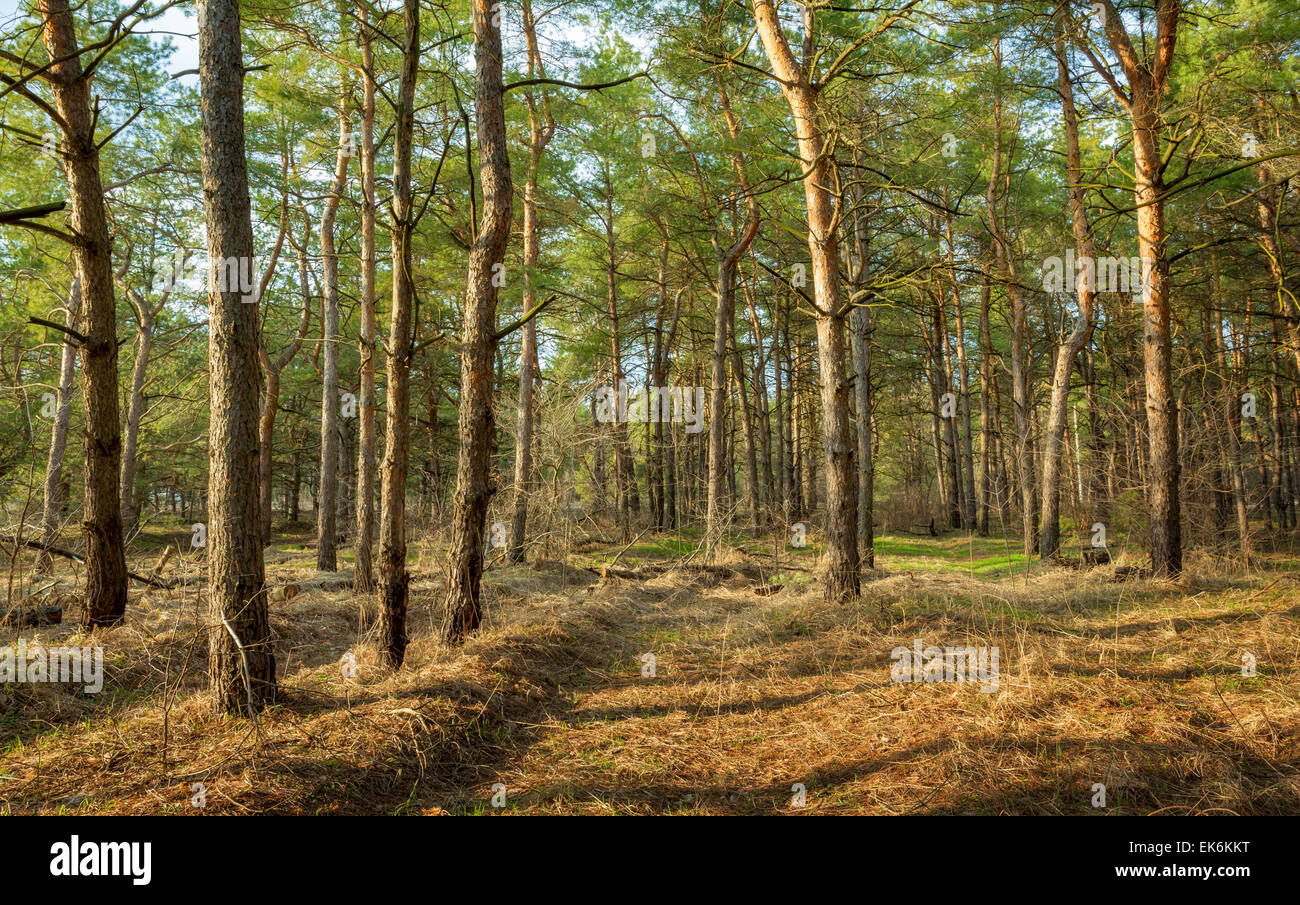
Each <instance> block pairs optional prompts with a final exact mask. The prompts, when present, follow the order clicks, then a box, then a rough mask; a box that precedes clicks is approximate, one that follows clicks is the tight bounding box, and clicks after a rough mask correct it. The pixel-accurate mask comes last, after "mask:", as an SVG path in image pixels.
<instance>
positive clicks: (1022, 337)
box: [987, 40, 1038, 556]
mask: <svg viewBox="0 0 1300 905" xmlns="http://www.w3.org/2000/svg"><path fill="white" fill-rule="evenodd" d="M993 60H994V80H995V81H994V87H993V161H992V164H991V167H992V170H993V174H994V178H995V180H997V181H998V182H1001V181H1002V178H1001V176H1000V174H1001V173H1002V94H1001V80H1002V42H1001V40H997V41H995V42H994V52H993ZM1010 171H1011V161H1010V160H1008V162H1007V168H1006V172H1007V176H1006V180H1007V181H1009V180H1010ZM991 184H992V183H991ZM987 201H988V218H989V234H990V236H991V238H992V240H993V249H994V254H995V257H996V259H997V262H998V269H999V271H1000V272H1001V275H1002V283H1003V286H1004V287H1005V289H1006V293H1007V297H1008V299H1009V300H1010V303H1011V407H1012V417H1013V420H1014V423H1015V430H1016V466H1017V467H1016V474H1017V475H1018V480H1017V485H1018V489H1019V491H1020V517H1021V534H1022V537H1023V538H1024V550H1025V556H1033V555H1034V554H1035V553H1036V552H1038V512H1037V507H1036V506H1035V500H1036V496H1035V494H1036V487H1035V485H1036V483H1037V482H1036V480H1035V471H1036V469H1035V464H1034V451H1035V444H1034V437H1033V426H1032V422H1033V415H1032V412H1031V411H1030V406H1031V405H1032V401H1031V399H1030V392H1029V383H1030V370H1031V367H1032V365H1031V354H1032V349H1030V348H1029V326H1028V318H1027V311H1026V306H1025V299H1024V295H1023V294H1022V293H1021V291H1020V286H1019V284H1018V283H1017V282H1016V266H1015V249H1014V248H1013V247H1012V244H1011V237H1010V236H1009V235H1007V233H1006V230H1005V229H1004V227H1003V217H1002V214H1001V212H1000V211H999V209H998V201H999V198H998V193H997V192H996V189H994V190H993V191H991V192H990V193H989V194H988V196H987Z"/></svg>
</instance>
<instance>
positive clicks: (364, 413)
mask: <svg viewBox="0 0 1300 905" xmlns="http://www.w3.org/2000/svg"><path fill="white" fill-rule="evenodd" d="M357 15H358V17H359V18H360V20H361V69H362V73H361V79H362V89H361V147H360V152H361V327H360V330H361V335H360V338H359V340H358V342H357V347H358V351H359V352H360V356H361V368H360V370H361V375H360V376H361V388H360V391H359V392H358V394H357V419H358V424H357V541H356V553H355V559H356V566H355V568H354V569H353V573H352V587H353V590H355V591H356V592H357V593H358V594H369V593H371V592H372V591H373V590H374V584H375V579H374V564H373V559H372V557H373V553H374V545H375V52H374V47H373V46H372V44H371V39H370V19H369V5H368V4H366V3H358V4H357Z"/></svg>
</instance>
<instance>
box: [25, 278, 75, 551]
mask: <svg viewBox="0 0 1300 905" xmlns="http://www.w3.org/2000/svg"><path fill="white" fill-rule="evenodd" d="M80 314H81V281H80V280H79V279H78V278H76V277H73V279H72V288H71V289H70V290H69V292H68V301H67V304H66V305H65V306H64V323H65V324H67V325H68V327H69V329H75V328H76V326H77V321H78V318H79V317H80ZM76 366H77V347H76V346H75V345H73V344H72V343H71V342H70V341H68V340H66V339H65V340H64V341H63V343H62V344H61V345H60V347H59V386H58V389H57V392H56V394H55V397H54V418H53V420H52V421H51V423H50V455H49V458H48V459H47V460H46V466H45V501H44V506H43V507H42V512H41V530H42V534H43V536H44V538H45V543H46V544H47V545H49V544H53V543H54V542H55V541H56V540H58V537H59V522H60V521H61V516H62V513H63V506H64V504H65V503H66V502H67V500H66V499H65V494H64V493H63V458H64V454H65V452H66V451H67V448H68V423H69V422H70V421H71V420H72V382H73V377H74V376H75V372H76ZM52 565H53V562H52V561H51V559H50V554H49V553H48V552H46V551H41V553H40V555H38V556H37V558H36V571H38V572H46V571H49V569H50V567H51V566H52Z"/></svg>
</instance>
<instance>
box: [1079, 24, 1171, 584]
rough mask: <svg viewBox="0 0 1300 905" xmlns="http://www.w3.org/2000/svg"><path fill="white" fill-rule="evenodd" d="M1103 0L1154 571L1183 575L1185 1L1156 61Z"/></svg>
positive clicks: (1159, 35) (1163, 30) (1164, 32)
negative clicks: (1124, 83)
mask: <svg viewBox="0 0 1300 905" xmlns="http://www.w3.org/2000/svg"><path fill="white" fill-rule="evenodd" d="M1100 2H1101V3H1102V6H1103V8H1104V10H1103V18H1104V20H1105V29H1106V37H1107V39H1108V40H1109V42H1110V46H1111V49H1112V50H1113V51H1114V53H1115V56H1116V57H1117V59H1118V60H1119V63H1120V66H1121V67H1122V68H1123V70H1124V75H1125V78H1126V79H1127V80H1128V85H1129V93H1128V95H1127V96H1126V95H1125V94H1124V93H1123V92H1122V91H1120V90H1118V83H1117V82H1115V81H1114V79H1113V77H1111V76H1109V73H1105V74H1106V75H1107V77H1108V78H1109V79H1110V84H1111V85H1112V88H1113V89H1115V93H1116V96H1117V97H1118V98H1119V100H1120V103H1122V104H1123V105H1124V106H1125V108H1126V109H1127V111H1128V114H1129V119H1130V121H1131V123H1132V131H1133V176H1134V200H1135V202H1136V206H1137V228H1138V251H1139V253H1140V255H1141V257H1142V270H1143V273H1142V321H1143V342H1142V349H1143V360H1144V366H1143V377H1144V381H1145V384H1146V421H1147V436H1148V443H1149V447H1150V477H1149V482H1148V488H1149V491H1148V498H1149V501H1150V505H1151V569H1152V572H1153V573H1154V574H1156V575H1177V574H1178V573H1179V572H1181V571H1182V566H1183V546H1182V526H1181V523H1180V512H1179V499H1178V487H1179V461H1178V400H1177V398H1176V397H1175V395H1174V388H1173V368H1172V351H1173V337H1172V334H1171V332H1170V313H1169V309H1170V298H1169V258H1168V255H1167V254H1166V251H1165V245H1166V239H1167V238H1168V236H1167V234H1166V232H1165V206H1164V195H1165V184H1164V175H1163V174H1164V167H1163V162H1162V160H1161V151H1160V130H1161V128H1162V117H1161V113H1160V106H1161V101H1162V97H1163V95H1164V91H1165V84H1166V79H1167V76H1168V73H1169V69H1170V66H1171V65H1172V63H1173V57H1174V47H1175V44H1176V41H1177V36H1178V18H1179V14H1180V11H1181V5H1180V2H1179V0H1156V3H1155V21H1156V39H1155V49H1154V55H1153V59H1152V60H1150V61H1147V60H1146V59H1143V58H1142V57H1140V56H1139V54H1138V51H1137V50H1136V49H1135V48H1134V47H1133V44H1132V43H1131V41H1130V40H1129V36H1128V30H1127V26H1126V25H1125V24H1124V21H1123V20H1122V19H1121V18H1120V15H1119V12H1118V11H1117V10H1116V9H1115V4H1114V3H1113V2H1111V0H1100ZM1102 68H1104V67H1102Z"/></svg>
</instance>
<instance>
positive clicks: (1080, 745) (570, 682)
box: [0, 540, 1300, 814]
mask: <svg viewBox="0 0 1300 905" xmlns="http://www.w3.org/2000/svg"><path fill="white" fill-rule="evenodd" d="M911 542H913V541H911V540H909V543H911ZM918 543H928V541H926V542H918ZM769 547H770V545H769ZM620 548H621V545H614V546H612V547H600V546H597V547H596V549H593V550H589V552H587V553H585V554H583V555H581V556H578V555H573V556H570V558H569V562H568V564H567V565H565V564H562V563H560V562H557V561H550V562H545V563H542V564H540V565H539V566H538V567H537V568H533V567H526V566H515V567H504V566H502V565H500V564H495V565H494V566H493V567H492V569H491V570H490V571H489V572H488V576H487V582H486V593H487V598H488V601H489V608H488V623H487V625H486V626H485V628H484V630H483V631H481V632H480V633H479V634H478V635H477V636H476V637H475V638H473V639H472V640H471V641H470V642H469V643H468V644H466V645H465V646H464V648H462V649H459V650H455V649H446V648H442V647H440V646H439V645H438V643H437V642H436V641H435V640H434V639H435V635H436V633H435V632H434V631H433V626H434V624H435V622H436V620H435V606H436V603H437V601H438V590H439V588H438V583H439V581H440V578H439V573H438V570H437V569H436V568H435V565H436V562H437V557H436V556H435V555H433V552H432V551H426V552H425V553H424V554H423V555H422V556H421V557H419V564H420V565H421V566H423V567H425V568H424V570H423V571H419V572H417V574H416V579H417V580H416V581H415V582H414V583H413V586H412V604H413V605H412V610H411V631H412V636H413V643H412V645H411V648H410V649H409V651H408V654H407V668H406V669H404V670H403V671H402V672H400V673H398V674H396V675H394V674H388V673H384V672H382V671H380V670H379V669H378V668H377V667H376V666H375V658H374V656H373V653H372V651H371V650H370V647H369V644H368V636H367V629H366V626H367V624H368V621H369V617H370V613H369V612H368V611H367V607H368V606H369V604H363V603H362V602H360V601H358V600H357V599H355V598H354V597H353V596H352V595H351V594H350V592H348V591H346V590H342V589H335V590H331V589H330V588H331V584H330V582H328V581H325V582H321V581H320V580H319V578H320V577H319V576H316V575H315V574H314V573H313V571H312V569H311V563H310V557H311V554H310V553H303V552H295V551H292V550H281V551H279V552H278V553H277V555H274V556H272V557H271V558H270V561H271V563H272V564H271V565H270V566H269V575H270V580H271V583H272V584H273V585H285V584H290V583H293V584H297V585H299V586H300V588H301V589H302V592H301V593H300V594H299V595H298V596H296V597H294V598H293V599H291V600H287V601H283V602H279V603H275V604H273V605H272V624H273V628H274V631H275V633H276V635H277V639H278V645H279V646H278V655H279V665H280V672H281V683H282V691H283V700H282V702H281V704H280V705H278V706H277V707H275V708H273V709H272V710H270V711H268V712H267V713H265V714H264V715H263V716H262V718H261V719H260V720H259V721H258V723H257V724H256V725H254V724H253V723H251V722H248V721H245V720H238V719H229V718H224V717H214V716H212V715H211V714H210V713H209V712H208V709H207V705H206V701H205V699H204V697H203V690H202V685H203V671H204V664H205V651H204V646H205V642H204V618H203V613H202V601H201V589H200V587H198V586H197V585H195V586H188V587H181V588H178V589H177V590H175V591H171V592H166V591H152V590H151V591H149V592H147V593H145V594H141V595H138V596H137V594H136V593H135V592H133V596H132V601H131V607H130V611H129V618H128V620H127V623H126V624H125V625H124V626H122V627H119V628H116V629H112V630H110V631H107V632H104V633H103V634H102V635H98V636H97V637H96V640H95V642H94V643H98V644H101V645H103V646H104V648H105V651H106V654H105V656H106V661H107V670H108V675H107V680H106V686H105V690H104V692H103V693H102V694H100V695H97V696H87V695H81V694H76V693H74V692H73V691H72V690H69V689H65V688H63V687H60V686H54V685H44V686H39V685H9V686H5V687H3V688H0V745H2V746H3V747H2V748H0V752H2V753H0V777H3V778H0V811H3V812H10V813H57V812H60V811H64V812H70V811H75V812H86V813H115V814H155V813H179V814H197V813H200V812H202V813H208V814H269V813H275V814H316V813H382V814H393V813H466V812H469V813H480V812H485V813H496V812H503V813H633V814H642V813H700V814H719V813H791V814H795V813H802V814H830V813H842V814H848V813H867V814H905V813H1052V814H1057V813H1076V814H1099V813H1108V812H1109V813H1114V812H1122V813H1151V812H1164V813H1169V812H1175V813H1187V812H1213V811H1219V812H1231V813H1238V814H1266V813H1297V812H1300V770H1298V769H1297V767H1298V766H1300V764H1298V762H1297V758H1298V757H1300V750H1298V742H1297V740H1298V739H1300V700H1298V699H1297V698H1298V694H1297V688H1298V685H1297V670H1298V668H1300V651H1298V650H1297V632H1296V626H1297V617H1298V616H1300V606H1297V604H1298V603H1300V593H1298V592H1297V588H1298V586H1300V579H1298V577H1297V574H1296V573H1295V572H1293V571H1287V570H1286V568H1285V566H1286V565H1287V562H1286V561H1284V560H1281V559H1280V558H1279V559H1278V560H1277V562H1276V563H1274V564H1272V565H1270V564H1269V563H1268V561H1264V562H1263V563H1262V565H1257V566H1256V567H1255V568H1254V570H1253V571H1251V572H1250V573H1244V572H1242V573H1240V574H1229V573H1228V572H1227V569H1228V568H1229V566H1228V565H1227V564H1226V563H1224V562H1223V561H1216V560H1210V559H1200V560H1198V559H1195V558H1193V559H1192V561H1191V564H1190V568H1189V569H1188V572H1187V574H1186V575H1185V576H1184V577H1183V578H1182V579H1181V580H1180V581H1179V582H1178V583H1169V582H1154V581H1135V582H1124V583H1118V582H1115V581H1113V580H1112V579H1113V575H1114V567H1106V568H1101V569H1096V570H1093V571H1091V572H1086V573H1080V572H1074V571H1070V570H1065V569H1059V568H1058V569H1044V568H1039V567H1034V568H1033V569H1031V570H1030V572H1029V574H1028V575H1027V576H1026V575H1024V574H1020V573H1017V574H1015V575H1012V576H1008V575H1005V574H1003V575H1002V576H1001V577H996V578H984V579H981V578H977V577H974V575H973V574H971V573H970V572H969V571H962V568H963V563H962V562H960V561H953V562H951V563H947V562H946V561H943V560H938V561H936V560H926V561H922V560H917V561H915V562H912V561H910V560H907V559H905V558H893V559H891V558H890V557H882V559H883V562H882V565H883V567H884V573H883V574H884V575H885V577H883V578H880V579H879V580H876V581H873V582H870V583H867V584H865V585H864V591H865V594H864V597H863V598H862V600H861V601H859V602H858V603H856V604H854V605H850V606H843V607H835V606H829V605H826V604H824V603H822V602H821V601H820V599H819V588H818V585H817V583H816V582H815V581H809V575H808V574H806V573H803V574H801V573H794V572H788V573H786V574H785V575H782V576H779V577H775V578H773V583H775V584H782V585H783V587H782V589H781V590H780V591H778V592H777V593H775V594H772V595H770V596H760V595H759V594H758V593H756V591H755V587H756V585H755V583H754V582H752V581H747V580H744V579H741V578H736V579H727V580H719V579H718V578H717V577H716V576H710V575H698V574H689V573H685V572H680V571H674V572H669V573H666V574H663V575H659V576H656V577H654V578H651V579H648V580H645V581H632V580H624V579H612V578H611V579H608V580H601V579H600V578H598V577H597V576H596V575H593V574H592V573H591V572H588V571H585V570H584V569H583V568H581V567H582V566H584V565H594V564H596V563H599V562H601V561H607V560H608V559H609V558H612V557H613V555H614V554H615V553H617V552H618V550H619V549H620ZM753 555H754V556H758V555H759V554H758V553H757V552H756V553H754V554H753ZM633 558H635V559H643V558H644V557H632V556H631V555H629V556H625V557H624V558H623V560H621V564H623V565H626V564H627V562H628V560H629V559H633ZM728 559H729V560H730V561H731V562H732V563H733V564H736V563H741V562H751V563H752V562H760V561H766V560H758V559H753V558H752V557H751V555H750V554H748V553H740V552H733V553H731V554H729V556H728ZM936 562H940V564H941V566H942V567H941V568H939V569H936V568H935V563H936ZM913 566H916V567H918V568H913ZM176 567H177V568H178V569H179V570H180V571H179V572H178V573H176V574H178V575H189V576H197V575H199V574H201V563H199V562H197V561H196V560H194V559H193V558H192V557H190V558H187V560H186V561H183V562H181V563H179V564H178V565H177V566H176ZM920 567H923V570H922V568H920ZM9 631H10V634H11V635H13V632H12V630H9ZM24 634H25V636H26V637H27V638H28V639H29V643H30V642H31V640H32V639H40V640H42V641H44V642H45V643H47V644H48V643H64V644H80V643H89V642H88V641H87V640H86V639H85V638H84V637H83V636H81V635H80V633H79V632H78V630H77V629H76V627H75V626H74V625H71V624H65V625H62V626H53V627H48V628H41V629H35V630H32V629H29V630H26V631H25V632H24ZM14 637H16V636H14ZM914 638H921V639H923V641H924V642H925V643H926V644H927V645H930V644H934V645H940V646H942V645H958V644H962V645H964V644H974V645H997V646H998V647H999V648H1000V651H1001V684H1000V688H999V690H998V691H997V692H996V693H994V694H983V693H981V692H980V691H979V690H978V686H976V685H973V684H951V683H938V684H897V683H893V682H891V681H890V666H891V660H890V651H891V650H892V649H893V648H894V647H895V646H911V644H912V640H913V639H914ZM5 643H9V639H6V640H5ZM1243 651H1249V652H1251V653H1253V654H1254V655H1255V657H1256V659H1257V664H1258V667H1257V668H1258V674H1257V676H1256V677H1255V678H1243V677H1242V675H1241V661H1240V657H1241V654H1242V652H1243ZM348 652H352V653H353V654H354V656H355V657H356V661H357V666H358V674H357V676H356V678H355V679H353V680H350V681H349V680H346V679H345V678H344V677H343V675H342V672H341V670H340V665H339V663H340V658H341V657H343V655H344V654H345V653H348ZM647 653H653V654H654V656H655V660H656V672H657V675H656V676H655V677H654V678H643V677H642V676H641V664H642V661H641V656H642V655H643V654H647ZM199 782H201V783H203V784H204V785H205V786H206V790H207V804H206V807H205V808H204V809H202V811H200V810H199V809H197V808H194V807H192V806H191V796H192V795H193V794H194V793H193V784H194V783H199ZM1097 782H1103V783H1105V784H1106V786H1107V808H1106V809H1105V810H1102V809H1095V808H1093V807H1092V806H1091V798H1092V791H1091V789H1092V786H1093V784H1094V783H1097ZM495 783H503V784H504V785H505V786H506V788H507V790H508V791H507V801H508V804H507V807H506V808H505V809H503V810H501V811H498V809H495V808H493V807H492V806H491V805H490V803H489V802H490V799H491V796H492V787H493V785H494V784H495ZM795 783H802V784H803V785H804V786H805V787H806V789H807V799H806V806H805V807H803V808H795V807H793V805H792V786H793V784H795Z"/></svg>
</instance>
